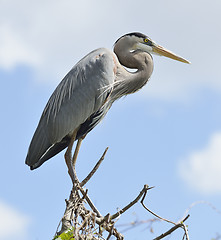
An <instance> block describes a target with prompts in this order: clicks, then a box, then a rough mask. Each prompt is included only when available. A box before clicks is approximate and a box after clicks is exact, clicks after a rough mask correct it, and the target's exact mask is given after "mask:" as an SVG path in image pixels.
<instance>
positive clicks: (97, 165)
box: [80, 147, 108, 187]
mask: <svg viewBox="0 0 221 240" xmlns="http://www.w3.org/2000/svg"><path fill="white" fill-rule="evenodd" d="M107 150H108V147H107V148H106V149H105V151H104V153H103V155H102V156H101V158H100V159H99V161H98V162H97V163H96V165H95V166H94V168H93V169H92V170H91V172H90V173H89V174H88V175H87V177H86V178H85V179H84V180H83V181H82V182H81V183H80V186H81V187H83V186H84V185H85V184H86V183H87V182H88V181H89V180H90V179H91V177H92V176H93V175H94V174H95V172H96V171H97V169H98V168H99V167H100V165H101V163H102V161H103V160H104V157H105V155H106V153H107Z"/></svg>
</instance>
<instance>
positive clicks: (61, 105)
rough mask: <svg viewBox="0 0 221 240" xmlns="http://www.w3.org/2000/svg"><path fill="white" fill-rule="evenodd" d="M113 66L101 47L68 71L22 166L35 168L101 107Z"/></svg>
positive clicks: (43, 117)
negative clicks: (48, 153) (49, 152)
mask: <svg viewBox="0 0 221 240" xmlns="http://www.w3.org/2000/svg"><path fill="white" fill-rule="evenodd" d="M114 67H115V65H114V60H113V54H112V53H111V52H110V51H109V50H107V49H104V48H102V49H97V50H95V51H93V52H91V53H90V54H88V55H87V56H86V57H84V58H83V59H82V60H81V61H79V62H78V63H77V64H76V65H75V66H74V67H73V68H72V69H71V71H70V72H69V73H68V74H67V75H66V76H65V77H64V79H63V80H62V81H61V82H60V84H59V85H58V86H57V88H56V89H55V91H54V92H53V94H52V95H51V97H50V99H49V101H48V103H47V105H46V107H45V109H44V111H43V114H42V116H41V119H40V122H39V124H38V127H37V129H36V131H35V134H34V136H33V139H32V141H31V144H30V147H29V150H28V154H27V158H26V164H28V165H29V166H31V167H32V168H36V167H39V166H40V165H41V164H42V163H43V162H44V161H45V159H44V155H45V154H46V153H47V151H49V150H50V148H52V147H53V145H55V144H57V143H59V142H61V141H62V139H63V138H64V137H66V136H68V135H71V134H72V133H73V131H74V130H75V129H76V128H78V127H79V126H81V124H83V123H84V122H85V121H87V119H89V118H90V117H91V116H92V115H93V114H95V113H96V112H97V111H99V110H100V109H101V108H102V107H103V104H104V102H105V100H106V98H107V96H108V94H109V91H105V92H104V89H106V88H110V89H111V86H113V83H114V79H115V74H114ZM108 108H109V107H108ZM105 113H106V112H105ZM96 121H97V120H96ZM97 122H98V121H97ZM96 124H97V123H96ZM96 124H94V126H95V125H96ZM94 126H93V127H94ZM56 146H57V145H56ZM43 160H44V161H43ZM46 160H47V159H46Z"/></svg>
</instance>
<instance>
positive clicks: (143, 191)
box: [110, 184, 153, 219]
mask: <svg viewBox="0 0 221 240" xmlns="http://www.w3.org/2000/svg"><path fill="white" fill-rule="evenodd" d="M152 188H153V187H149V186H148V185H147V184H146V185H144V187H143V189H142V190H141V191H140V193H139V195H138V196H137V197H136V198H135V199H134V200H133V201H132V202H130V203H129V204H128V205H127V206H125V207H124V208H123V209H121V210H120V211H118V212H117V213H115V214H113V215H112V216H111V217H110V218H111V219H115V218H117V217H119V216H120V215H121V214H122V213H124V212H126V211H127V210H128V209H129V208H131V207H132V206H133V205H134V204H136V203H137V202H138V201H139V200H140V198H141V197H142V196H143V194H145V196H146V193H147V191H148V190H150V189H152Z"/></svg>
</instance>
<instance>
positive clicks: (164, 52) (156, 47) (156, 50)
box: [152, 44, 190, 64]
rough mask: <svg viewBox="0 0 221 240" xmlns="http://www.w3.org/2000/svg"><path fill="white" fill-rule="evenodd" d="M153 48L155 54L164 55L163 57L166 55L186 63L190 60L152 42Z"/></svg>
mask: <svg viewBox="0 0 221 240" xmlns="http://www.w3.org/2000/svg"><path fill="white" fill-rule="evenodd" d="M152 48H153V52H154V53H155V54H158V55H161V56H165V57H168V58H172V59H174V60H177V61H180V62H183V63H188V64H190V62H189V61H188V60H186V59H184V58H182V57H180V56H178V55H176V54H174V53H172V52H171V51H169V50H167V49H165V48H164V47H162V46H160V45H157V44H154V45H153V46H152Z"/></svg>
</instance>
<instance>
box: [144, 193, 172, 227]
mask: <svg viewBox="0 0 221 240" xmlns="http://www.w3.org/2000/svg"><path fill="white" fill-rule="evenodd" d="M145 197H146V192H145V193H144V195H143V198H142V199H141V201H140V202H141V204H142V206H143V207H144V208H145V209H146V210H147V211H148V212H150V213H151V214H152V215H154V216H155V217H157V218H159V219H161V220H163V221H165V222H168V223H172V224H173V225H176V223H175V222H172V221H170V220H168V219H166V218H162V217H160V216H159V215H157V214H156V213H154V212H153V211H151V210H150V209H149V208H147V207H146V206H145V204H144V203H143V201H144V199H145Z"/></svg>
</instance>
